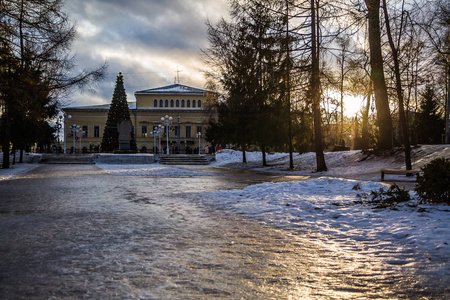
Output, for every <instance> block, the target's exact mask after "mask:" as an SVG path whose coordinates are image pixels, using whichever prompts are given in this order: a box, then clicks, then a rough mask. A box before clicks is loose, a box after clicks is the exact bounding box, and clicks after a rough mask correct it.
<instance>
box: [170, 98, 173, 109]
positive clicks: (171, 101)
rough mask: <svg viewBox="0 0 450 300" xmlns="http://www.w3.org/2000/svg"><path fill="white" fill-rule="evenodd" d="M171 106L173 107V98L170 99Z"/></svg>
mask: <svg viewBox="0 0 450 300" xmlns="http://www.w3.org/2000/svg"><path fill="white" fill-rule="evenodd" d="M170 107H173V99H172V100H170Z"/></svg>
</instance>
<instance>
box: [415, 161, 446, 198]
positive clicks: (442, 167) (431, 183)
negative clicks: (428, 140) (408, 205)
mask: <svg viewBox="0 0 450 300" xmlns="http://www.w3.org/2000/svg"><path fill="white" fill-rule="evenodd" d="M422 173H423V174H421V175H419V176H418V177H417V185H416V192H417V194H418V195H419V200H420V201H422V202H429V203H446V204H448V205H450V159H445V158H438V159H435V160H432V161H431V162H430V163H429V164H427V165H425V166H424V167H423V168H422Z"/></svg>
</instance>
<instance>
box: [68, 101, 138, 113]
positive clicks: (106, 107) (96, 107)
mask: <svg viewBox="0 0 450 300" xmlns="http://www.w3.org/2000/svg"><path fill="white" fill-rule="evenodd" d="M110 105H111V104H101V105H86V106H73V107H70V106H69V107H64V108H62V110H63V111H64V110H109V106H110ZM128 108H129V109H135V108H136V102H128Z"/></svg>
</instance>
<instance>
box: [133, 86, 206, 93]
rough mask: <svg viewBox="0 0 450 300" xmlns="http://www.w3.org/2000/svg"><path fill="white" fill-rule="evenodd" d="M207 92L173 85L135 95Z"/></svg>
mask: <svg viewBox="0 0 450 300" xmlns="http://www.w3.org/2000/svg"><path fill="white" fill-rule="evenodd" d="M205 92H207V91H206V90H202V89H198V88H194V87H190V86H187V85H182V84H172V85H168V86H163V87H159V88H154V89H148V90H143V91H137V92H136V93H135V95H145V94H204V93H205Z"/></svg>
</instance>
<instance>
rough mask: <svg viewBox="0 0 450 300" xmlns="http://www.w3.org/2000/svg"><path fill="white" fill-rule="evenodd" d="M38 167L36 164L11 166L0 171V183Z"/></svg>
mask: <svg viewBox="0 0 450 300" xmlns="http://www.w3.org/2000/svg"><path fill="white" fill-rule="evenodd" d="M38 166H39V165H38V164H24V163H21V164H15V165H13V164H11V165H10V167H9V169H0V181H1V180H8V179H13V178H15V177H17V176H19V175H20V174H24V173H26V172H28V171H31V170H33V169H34V168H37V167H38Z"/></svg>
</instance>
